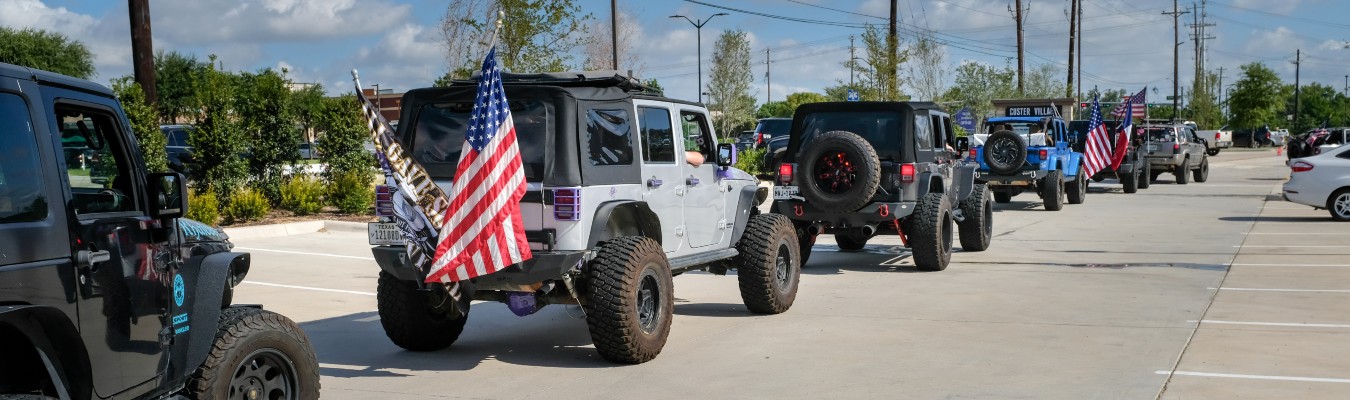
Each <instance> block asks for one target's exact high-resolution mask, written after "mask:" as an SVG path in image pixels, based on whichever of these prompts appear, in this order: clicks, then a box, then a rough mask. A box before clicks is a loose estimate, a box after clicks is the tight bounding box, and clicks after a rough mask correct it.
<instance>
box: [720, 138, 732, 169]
mask: <svg viewBox="0 0 1350 400" xmlns="http://www.w3.org/2000/svg"><path fill="white" fill-rule="evenodd" d="M732 165H736V145H735V144H732V143H722V144H719V145H717V166H719V167H730V166H732Z"/></svg>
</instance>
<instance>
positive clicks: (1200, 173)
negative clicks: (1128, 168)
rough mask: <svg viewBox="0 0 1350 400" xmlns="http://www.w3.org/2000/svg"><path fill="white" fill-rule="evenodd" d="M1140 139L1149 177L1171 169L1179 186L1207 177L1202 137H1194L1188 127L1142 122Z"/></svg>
mask: <svg viewBox="0 0 1350 400" xmlns="http://www.w3.org/2000/svg"><path fill="white" fill-rule="evenodd" d="M1142 128H1143V131H1144V132H1143V135H1142V136H1143V138H1144V140H1145V141H1146V142H1145V143H1147V146H1148V160H1149V164H1150V165H1149V167H1150V168H1152V172H1150V174H1149V179H1150V180H1155V181H1156V180H1158V175H1162V174H1163V173H1164V172H1167V171H1171V172H1172V175H1173V176H1175V177H1176V179H1177V184H1178V185H1185V184H1187V183H1190V181H1191V178H1195V181H1196V182H1204V181H1206V180H1209V155H1208V154H1207V153H1206V151H1205V148H1206V146H1205V139H1203V138H1201V137H1199V136H1197V135H1196V134H1195V130H1194V129H1191V127H1189V126H1186V125H1181V124H1172V125H1145V126H1143V127H1142Z"/></svg>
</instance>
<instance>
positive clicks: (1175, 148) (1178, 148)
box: [1172, 143, 1181, 151]
mask: <svg viewBox="0 0 1350 400" xmlns="http://www.w3.org/2000/svg"><path fill="white" fill-rule="evenodd" d="M1172 151H1181V144H1180V143H1172Z"/></svg>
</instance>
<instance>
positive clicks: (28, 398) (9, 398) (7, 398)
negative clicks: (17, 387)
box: [0, 394, 57, 400]
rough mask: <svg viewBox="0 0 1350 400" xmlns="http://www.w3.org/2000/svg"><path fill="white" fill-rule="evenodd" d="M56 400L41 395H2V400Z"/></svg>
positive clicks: (0, 397)
mask: <svg viewBox="0 0 1350 400" xmlns="http://www.w3.org/2000/svg"><path fill="white" fill-rule="evenodd" d="M49 399H50V400H56V399H57V398H56V397H48V396H43V395H40V394H0V400H49Z"/></svg>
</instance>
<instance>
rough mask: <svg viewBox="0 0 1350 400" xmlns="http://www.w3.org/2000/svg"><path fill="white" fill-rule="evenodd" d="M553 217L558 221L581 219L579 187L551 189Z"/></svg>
mask: <svg viewBox="0 0 1350 400" xmlns="http://www.w3.org/2000/svg"><path fill="white" fill-rule="evenodd" d="M553 219H556V220H559V221H580V220H581V189H580V188H563V189H553Z"/></svg>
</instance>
